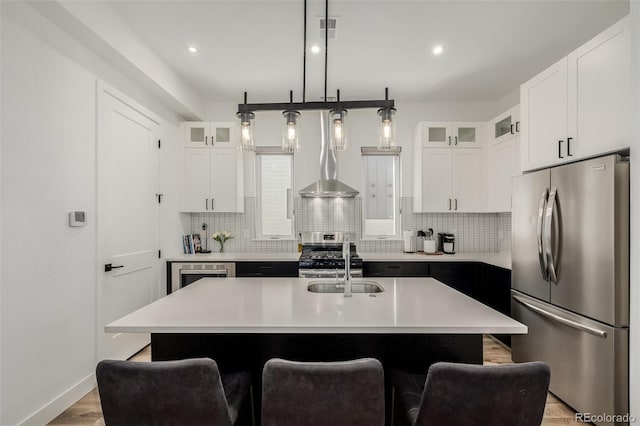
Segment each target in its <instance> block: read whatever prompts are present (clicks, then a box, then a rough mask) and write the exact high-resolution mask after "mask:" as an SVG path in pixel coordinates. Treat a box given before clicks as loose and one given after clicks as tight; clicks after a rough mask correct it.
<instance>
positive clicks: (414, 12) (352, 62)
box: [111, 0, 629, 102]
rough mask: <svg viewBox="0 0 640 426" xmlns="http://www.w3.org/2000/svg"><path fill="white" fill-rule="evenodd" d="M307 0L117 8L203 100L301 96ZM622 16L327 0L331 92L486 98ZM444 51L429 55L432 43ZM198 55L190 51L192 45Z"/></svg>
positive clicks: (318, 81)
mask: <svg viewBox="0 0 640 426" xmlns="http://www.w3.org/2000/svg"><path fill="white" fill-rule="evenodd" d="M303 4H304V3H303V0H285V1H272V0H234V1H218V0H209V1H171V0H145V1H125V0H117V1H112V2H111V5H112V7H113V8H114V9H115V10H116V11H117V12H118V13H119V14H120V15H121V16H122V17H123V18H124V19H125V21H126V22H127V23H128V24H129V25H130V26H131V29H132V30H133V31H135V32H136V33H138V34H139V35H140V36H141V37H142V39H143V40H145V41H146V42H147V43H148V44H149V46H150V47H151V48H152V49H153V50H155V51H156V52H157V53H158V55H159V56H160V57H161V58H163V59H164V61H166V62H167V64H169V66H171V67H172V68H174V69H175V70H176V72H177V73H178V74H179V75H180V76H181V77H182V78H183V79H184V80H185V81H186V82H187V84H189V85H190V86H191V87H192V88H193V89H194V90H195V91H196V92H197V93H199V94H200V95H201V96H202V98H203V99H205V100H207V101H234V102H236V101H237V102H241V101H242V93H243V92H244V91H247V92H249V102H284V101H287V100H288V97H289V90H293V91H294V97H295V100H296V101H299V100H300V99H301V96H302V63H303V61H302V46H303ZM307 7H308V13H307V16H308V19H307V22H308V31H307V46H308V48H310V47H311V46H312V45H313V44H320V45H321V46H322V48H323V50H322V52H321V53H320V54H319V55H313V54H311V53H310V51H309V50H308V51H307V52H308V53H307V84H306V87H307V96H306V100H307V101H310V100H319V99H320V98H321V97H322V96H323V91H324V40H320V37H319V34H320V31H319V22H318V17H320V16H324V1H319V0H308V6H307ZM628 13H629V3H628V1H626V0H605V1H596V0H585V1H579V0H573V1H558V0H554V1H524V0H510V1H482V0H475V1H419V0H414V1H401V0H387V1H366V0H330V1H329V15H330V16H331V17H337V18H338V28H337V38H336V39H335V40H330V41H329V50H328V51H329V61H328V93H329V96H332V95H333V94H334V93H335V90H336V89H340V93H341V98H342V99H345V100H354V99H381V98H383V97H384V87H386V86H388V87H389V90H390V97H392V98H394V99H396V100H403V101H434V100H437V101H493V100H497V99H500V98H501V97H503V96H505V95H506V94H508V93H510V92H511V91H513V90H514V89H516V88H517V87H518V86H519V85H520V84H521V83H522V82H524V81H526V80H527V79H529V78H530V77H532V76H534V75H535V74H537V73H538V72H540V71H541V70H543V69H544V68H546V67H547V66H549V65H550V64H552V63H553V62H554V61H556V60H558V59H560V58H561V57H563V56H565V55H566V54H567V53H569V52H570V51H572V50H573V49H574V48H576V47H577V46H579V45H580V44H582V43H583V42H585V41H587V40H588V39H589V38H591V37H592V36H594V35H596V34H598V33H599V32H600V31H602V30H603V29H605V28H606V27H607V26H609V25H611V24H612V23H613V22H615V21H616V20H618V19H620V18H621V17H623V16H624V15H626V14H628ZM438 43H441V44H442V45H444V47H445V52H444V53H443V54H442V55H441V56H439V57H434V56H433V55H432V54H431V50H432V47H433V46H434V45H435V44H438ZM189 45H195V46H197V47H198V49H199V52H198V53H197V54H191V53H189V52H188V51H187V46H189Z"/></svg>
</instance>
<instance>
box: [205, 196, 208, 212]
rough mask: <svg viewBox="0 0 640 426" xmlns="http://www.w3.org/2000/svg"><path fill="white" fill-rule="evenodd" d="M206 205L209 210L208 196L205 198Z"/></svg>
mask: <svg viewBox="0 0 640 426" xmlns="http://www.w3.org/2000/svg"><path fill="white" fill-rule="evenodd" d="M204 205H205V210H209V199H208V198H205V199H204Z"/></svg>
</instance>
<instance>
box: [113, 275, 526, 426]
mask: <svg viewBox="0 0 640 426" xmlns="http://www.w3.org/2000/svg"><path fill="white" fill-rule="evenodd" d="M318 281H319V280H318V279H314V278H224V279H217V278H203V279H201V280H199V281H196V282H195V283H193V284H191V285H189V286H187V287H184V288H182V289H180V290H178V291H176V292H174V293H171V294H169V295H167V296H165V297H163V298H162V299H159V300H157V301H155V302H153V303H151V304H149V305H147V306H145V307H143V308H141V309H139V310H137V311H135V312H133V313H131V314H129V315H127V316H125V317H123V318H120V319H118V320H116V321H114V322H112V323H110V324H108V325H107V326H106V327H105V331H106V332H108V333H151V354H152V355H151V356H152V360H154V361H161V360H172V359H183V358H193V357H202V356H204V357H210V358H213V359H215V360H216V362H217V363H218V366H219V368H220V370H221V371H222V372H232V371H250V372H251V373H252V377H253V382H254V394H255V396H256V399H257V400H258V401H259V400H260V398H259V395H260V390H261V378H262V368H263V366H264V363H265V362H266V361H267V360H268V359H270V358H275V357H279V358H285V359H291V360H300V361H338V360H348V359H356V358H363V357H373V358H377V359H379V360H380V361H381V362H382V365H383V366H384V368H385V370H386V371H388V370H390V369H399V370H404V371H409V372H416V373H422V374H424V373H426V371H427V369H428V368H429V365H431V364H433V363H434V362H437V361H451V362H466V363H476V364H481V363H482V335H483V334H485V333H491V334H525V333H527V327H526V326H525V325H523V324H521V323H519V322H517V321H515V320H513V319H511V318H509V317H507V316H505V315H503V314H501V313H499V312H497V311H494V310H493V309H491V308H489V307H488V306H485V305H483V304H482V303H480V302H478V301H476V300H474V299H472V298H471V297H468V296H465V295H464V294H462V293H460V292H458V291H456V290H454V289H452V288H450V287H448V286H446V285H444V284H442V283H441V282H439V281H437V280H435V279H433V278H377V279H375V280H369V279H364V280H361V279H357V280H354V283H358V282H362V281H368V282H371V281H374V282H375V283H377V284H378V285H379V286H380V287H382V288H383V289H384V291H383V292H381V293H370V294H365V293H354V294H353V296H352V297H344V295H343V294H341V293H312V292H309V291H308V290H307V287H308V285H309V284H311V283H314V282H318ZM388 377H389V375H388V374H385V378H388ZM389 386H390V385H389V382H388V380H386V387H387V388H388V387H389ZM389 395H390V392H387V393H386V396H387V400H386V405H387V406H386V414H387V424H390V423H391V419H390V416H391V401H390V398H389ZM259 409H260V404H257V406H256V410H258V411H259ZM256 418H257V419H258V421H259V419H260V416H259V415H257V417H256Z"/></svg>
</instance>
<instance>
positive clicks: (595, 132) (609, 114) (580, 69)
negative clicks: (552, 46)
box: [567, 18, 631, 158]
mask: <svg viewBox="0 0 640 426" xmlns="http://www.w3.org/2000/svg"><path fill="white" fill-rule="evenodd" d="M629 32H630V30H629V19H628V18H625V19H623V20H622V21H619V22H618V23H616V24H615V25H613V26H611V27H609V28H608V29H607V30H605V31H604V32H602V33H601V34H599V35H598V36H597V37H595V38H593V39H592V40H590V41H589V42H587V43H586V44H584V45H583V46H581V47H580V48H578V49H576V50H575V51H574V52H572V53H570V54H569V56H568V61H567V62H568V96H569V110H568V115H569V116H568V123H569V129H568V130H569V132H568V137H571V138H572V140H571V142H570V147H569V146H568V148H570V151H569V153H568V155H572V156H573V157H576V158H585V157H591V156H594V155H597V154H603V153H606V152H612V151H619V150H621V149H624V148H628V147H629V143H630V140H629V130H628V126H629V113H630V111H631V95H630V93H631V84H630V78H631V73H630V70H631V64H630V58H631V54H630V52H631V50H630V35H629Z"/></svg>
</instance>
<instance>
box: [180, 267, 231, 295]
mask: <svg viewBox="0 0 640 426" xmlns="http://www.w3.org/2000/svg"><path fill="white" fill-rule="evenodd" d="M235 276H236V264H235V263H219V262H197V263H194V262H188V263H185V262H171V291H169V293H173V292H174V291H178V290H180V289H181V288H182V287H186V286H188V285H189V284H192V283H194V282H196V281H198V280H199V279H201V278H231V277H235Z"/></svg>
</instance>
